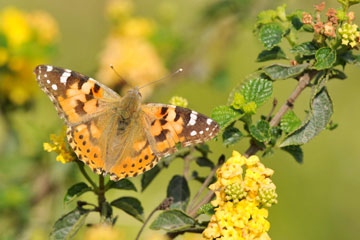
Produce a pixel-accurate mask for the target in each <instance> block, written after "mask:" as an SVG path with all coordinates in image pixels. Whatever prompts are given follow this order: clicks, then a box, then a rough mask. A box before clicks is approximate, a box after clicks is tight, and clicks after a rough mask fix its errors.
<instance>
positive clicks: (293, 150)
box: [281, 145, 304, 163]
mask: <svg viewBox="0 0 360 240" xmlns="http://www.w3.org/2000/svg"><path fill="white" fill-rule="evenodd" d="M281 149H282V150H284V151H285V152H288V153H290V155H291V156H293V157H294V159H295V160H296V161H297V162H298V163H302V162H303V159H304V154H303V151H302V149H301V147H300V146H297V145H291V146H286V147H282V148H281Z"/></svg>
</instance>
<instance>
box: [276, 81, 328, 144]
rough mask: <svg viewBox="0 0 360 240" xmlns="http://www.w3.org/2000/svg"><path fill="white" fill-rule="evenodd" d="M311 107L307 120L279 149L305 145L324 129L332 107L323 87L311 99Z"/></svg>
mask: <svg viewBox="0 0 360 240" xmlns="http://www.w3.org/2000/svg"><path fill="white" fill-rule="evenodd" d="M311 107H312V111H311V115H310V117H309V120H308V121H306V122H305V124H303V126H301V127H300V128H299V129H298V130H296V131H295V132H293V133H291V134H290V135H289V136H288V137H287V138H286V139H285V140H284V141H283V143H281V145H280V147H285V146H290V145H302V144H304V143H307V142H308V141H310V140H311V139H312V138H314V137H315V136H316V135H318V134H319V133H320V132H321V131H322V130H323V129H325V128H326V126H327V124H328V122H329V121H330V118H331V115H332V113H333V105H332V101H331V99H330V97H329V94H328V92H327V90H326V88H325V87H324V88H323V89H322V90H321V91H319V93H318V94H317V95H316V96H315V97H314V98H313V101H312V105H311Z"/></svg>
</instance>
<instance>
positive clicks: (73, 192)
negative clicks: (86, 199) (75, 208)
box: [64, 182, 91, 203]
mask: <svg viewBox="0 0 360 240" xmlns="http://www.w3.org/2000/svg"><path fill="white" fill-rule="evenodd" d="M88 191H91V187H89V186H88V185H87V184H86V183H84V182H80V183H77V184H75V185H72V186H71V187H70V188H69V189H68V191H67V193H66V194H65V197H64V203H69V202H71V201H72V200H74V199H75V198H77V197H79V196H81V195H82V194H83V193H86V192H88Z"/></svg>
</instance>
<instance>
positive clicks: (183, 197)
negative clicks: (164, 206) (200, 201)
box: [166, 175, 190, 210]
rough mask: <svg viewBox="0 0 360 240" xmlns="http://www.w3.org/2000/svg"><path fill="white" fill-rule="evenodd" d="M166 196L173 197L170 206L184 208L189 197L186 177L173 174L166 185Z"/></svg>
mask: <svg viewBox="0 0 360 240" xmlns="http://www.w3.org/2000/svg"><path fill="white" fill-rule="evenodd" d="M166 196H167V197H168V198H169V197H172V198H173V199H174V200H173V203H172V204H171V206H170V207H171V208H178V209H182V210H185V209H186V206H187V204H188V202H189V198H190V189H189V185H188V183H187V181H186V179H185V178H184V177H183V176H180V175H175V176H174V177H173V178H172V179H171V181H170V183H169V185H168V188H167V194H166Z"/></svg>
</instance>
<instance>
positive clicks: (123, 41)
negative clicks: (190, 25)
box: [97, 0, 167, 97]
mask: <svg viewBox="0 0 360 240" xmlns="http://www.w3.org/2000/svg"><path fill="white" fill-rule="evenodd" d="M133 4H134V3H133V1H131V0H111V1H109V4H108V6H107V15H108V16H109V18H110V20H111V21H112V26H111V30H110V34H109V36H108V37H107V39H106V44H105V46H106V47H105V49H104V50H103V51H102V53H101V56H100V59H101V60H100V69H99V71H98V73H97V78H98V79H100V80H101V81H102V82H103V83H105V84H107V85H109V86H111V87H113V88H115V89H116V88H118V89H121V90H122V92H126V91H127V90H128V88H129V87H130V86H127V85H126V83H128V84H130V85H131V86H132V87H134V86H139V87H140V86H142V85H145V84H146V83H149V82H152V81H155V80H158V79H160V78H161V77H163V76H165V75H166V73H167V71H166V69H165V67H164V64H163V62H162V60H161V59H160V57H159V55H158V54H157V51H156V49H155V48H154V46H153V45H152V43H151V42H150V41H149V37H151V36H152V35H153V34H154V29H155V25H154V24H153V23H152V22H151V21H150V20H149V19H146V18H141V17H134V16H133V9H134V7H133ZM110 65H113V66H114V68H115V70H116V71H117V72H118V73H119V75H120V76H121V78H119V76H117V75H116V74H114V72H113V71H112V70H111V69H110V67H109V66H110ZM153 87H154V86H153V85H149V86H148V87H146V88H144V89H142V90H141V94H142V96H143V97H146V96H148V95H150V93H151V92H152V89H153Z"/></svg>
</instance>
